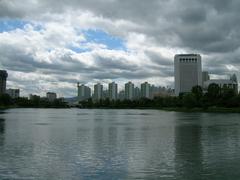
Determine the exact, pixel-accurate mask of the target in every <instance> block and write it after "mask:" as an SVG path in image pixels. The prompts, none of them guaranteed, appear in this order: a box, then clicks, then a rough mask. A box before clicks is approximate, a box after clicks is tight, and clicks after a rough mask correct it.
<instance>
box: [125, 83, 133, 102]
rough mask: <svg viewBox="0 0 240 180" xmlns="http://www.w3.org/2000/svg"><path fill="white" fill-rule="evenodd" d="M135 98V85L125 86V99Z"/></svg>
mask: <svg viewBox="0 0 240 180" xmlns="http://www.w3.org/2000/svg"><path fill="white" fill-rule="evenodd" d="M133 98H134V84H133V83H132V82H128V83H126V84H125V99H127V100H133Z"/></svg>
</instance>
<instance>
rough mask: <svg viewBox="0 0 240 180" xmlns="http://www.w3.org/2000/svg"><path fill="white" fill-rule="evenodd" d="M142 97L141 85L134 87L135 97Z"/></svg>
mask: <svg viewBox="0 0 240 180" xmlns="http://www.w3.org/2000/svg"><path fill="white" fill-rule="evenodd" d="M140 98H141V89H140V88H139V87H135V88H134V99H140Z"/></svg>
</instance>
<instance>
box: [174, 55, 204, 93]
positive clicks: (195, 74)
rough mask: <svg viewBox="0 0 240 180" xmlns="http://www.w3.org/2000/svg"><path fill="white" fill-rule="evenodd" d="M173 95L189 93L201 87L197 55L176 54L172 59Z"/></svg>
mask: <svg viewBox="0 0 240 180" xmlns="http://www.w3.org/2000/svg"><path fill="white" fill-rule="evenodd" d="M174 71H175V95H177V96H178V95H179V93H186V92H191V90H192V87H194V86H197V85H199V86H202V62H201V56H200V55H199V54H178V55H175V57H174Z"/></svg>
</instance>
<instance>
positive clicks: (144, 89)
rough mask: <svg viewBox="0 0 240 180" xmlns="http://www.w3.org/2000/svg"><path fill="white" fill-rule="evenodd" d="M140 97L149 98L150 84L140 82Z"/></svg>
mask: <svg viewBox="0 0 240 180" xmlns="http://www.w3.org/2000/svg"><path fill="white" fill-rule="evenodd" d="M141 97H142V98H148V99H149V98H150V84H149V83H148V82H145V83H142V84H141Z"/></svg>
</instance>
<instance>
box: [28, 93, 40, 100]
mask: <svg viewBox="0 0 240 180" xmlns="http://www.w3.org/2000/svg"><path fill="white" fill-rule="evenodd" d="M40 98H41V97H40V96H38V95H35V94H30V95H29V99H30V100H36V99H40Z"/></svg>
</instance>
